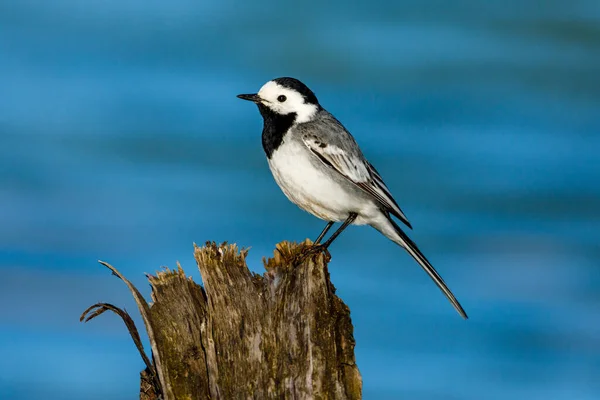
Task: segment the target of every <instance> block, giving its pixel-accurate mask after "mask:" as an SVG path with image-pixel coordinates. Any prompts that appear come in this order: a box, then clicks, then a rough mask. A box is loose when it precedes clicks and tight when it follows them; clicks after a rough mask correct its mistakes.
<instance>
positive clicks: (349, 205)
mask: <svg viewBox="0 0 600 400" xmlns="http://www.w3.org/2000/svg"><path fill="white" fill-rule="evenodd" d="M318 163H320V161H319V160H318V159H316V158H315V156H314V155H313V154H311V153H310V150H309V149H308V148H307V147H306V146H305V145H304V144H301V143H298V142H295V141H293V140H292V141H288V142H287V143H286V141H285V139H284V143H283V144H282V145H281V146H280V147H279V148H278V149H277V150H275V151H274V152H273V154H272V156H271V159H270V160H269V167H270V168H271V172H272V173H273V177H274V178H275V181H276V182H277V184H278V185H279V187H280V188H281V190H283V193H285V195H286V196H287V198H288V199H290V201H292V202H293V203H294V204H296V205H298V206H299V207H300V208H302V209H303V210H305V211H308V212H309V213H311V214H313V215H315V216H316V217H319V218H321V219H324V220H326V221H343V220H345V219H346V218H348V215H349V214H350V213H351V212H356V213H359V218H357V220H356V221H355V224H357V225H360V224H364V223H365V221H363V218H361V214H362V211H363V209H364V208H365V207H366V208H372V205H371V204H369V203H370V202H366V203H367V204H365V201H364V199H363V198H362V196H361V195H360V194H359V195H358V196H356V195H355V194H354V193H352V192H349V190H348V189H347V187H345V186H344V185H343V184H341V183H340V182H339V180H337V179H335V178H333V177H332V176H331V175H330V173H334V172H335V171H331V172H330V173H326V172H325V169H324V168H322V167H320V164H318ZM323 167H325V166H323ZM369 211H370V210H369Z"/></svg>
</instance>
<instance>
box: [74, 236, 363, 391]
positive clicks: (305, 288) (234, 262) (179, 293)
mask: <svg viewBox="0 0 600 400" xmlns="http://www.w3.org/2000/svg"><path fill="white" fill-rule="evenodd" d="M309 246H310V242H309V241H306V242H304V243H301V244H292V243H288V242H282V243H279V244H278V245H277V247H276V250H275V255H274V257H273V258H271V259H268V260H264V264H265V269H266V272H265V273H264V274H263V275H262V276H261V275H257V274H254V273H252V272H250V271H249V270H248V268H247V266H246V262H245V258H246V255H247V253H248V251H247V250H241V251H239V250H238V248H237V246H236V245H228V244H221V245H217V244H215V243H207V244H206V246H204V247H198V246H195V258H196V261H197V263H198V267H199V269H200V274H201V276H202V281H203V283H204V287H202V286H200V285H198V284H196V283H195V282H193V281H192V279H191V278H188V277H186V276H185V274H184V272H183V270H182V269H181V266H179V265H178V268H177V269H176V270H173V271H170V270H168V269H166V270H165V271H162V272H158V273H157V274H156V276H149V277H148V278H149V281H150V285H151V287H152V303H151V305H149V304H148V303H146V301H145V300H144V298H143V297H142V296H141V294H140V293H139V291H138V290H137V289H136V288H135V287H134V286H133V285H132V284H131V283H130V282H129V281H128V280H127V279H126V278H125V277H124V276H122V275H121V274H120V273H119V272H118V271H117V270H116V269H115V268H114V267H112V266H110V265H109V264H106V263H102V264H103V265H105V266H106V267H108V268H110V269H111V270H112V271H113V273H114V274H115V275H117V276H118V277H119V278H121V279H122V280H123V281H124V282H125V283H126V284H127V286H128V287H129V289H130V290H131V292H132V294H133V296H134V298H135V300H136V303H137V304H138V307H139V309H140V313H141V315H142V319H143V320H144V324H145V327H146V331H147V333H148V337H149V340H150V344H151V347H152V356H151V358H149V357H147V356H146V354H145V352H144V349H143V347H142V343H141V341H140V337H139V334H138V332H137V329H136V327H135V324H134V323H133V321H132V320H131V318H130V317H129V315H128V314H127V313H126V312H125V311H124V310H121V309H119V308H118V307H115V306H113V305H111V304H106V303H99V304H95V305H93V306H91V307H90V308H88V309H87V310H86V311H85V312H84V313H83V315H82V316H81V320H82V321H83V320H85V321H89V320H90V319H92V318H94V317H96V316H98V315H100V314H102V313H103V312H104V311H107V310H110V311H113V312H115V313H117V314H119V315H120V316H121V318H123V320H124V322H125V324H126V326H127V328H128V329H129V332H130V334H131V336H132V338H133V340H134V342H135V344H136V346H137V348H138V350H139V351H140V355H141V356H142V359H143V360H144V362H145V364H146V369H145V370H144V371H142V373H141V385H140V399H142V400H154V399H165V400H171V399H226V400H229V399H284V398H285V399H360V398H361V390H362V380H361V377H360V373H359V371H358V367H357V366H356V363H355V358H354V345H355V342H354V337H353V327H352V322H351V320H350V310H349V309H348V307H347V306H346V305H345V304H344V303H343V302H342V300H340V299H339V298H338V297H337V296H336V295H335V288H334V287H333V285H332V284H331V282H330V280H329V272H328V270H327V262H328V261H329V255H328V254H327V253H315V254H312V255H309V256H306V257H305V256H303V255H304V254H306V250H307V249H308V248H309Z"/></svg>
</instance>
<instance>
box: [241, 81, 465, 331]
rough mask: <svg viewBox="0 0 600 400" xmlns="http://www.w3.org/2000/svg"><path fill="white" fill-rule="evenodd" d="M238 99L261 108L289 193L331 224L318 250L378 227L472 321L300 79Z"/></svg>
mask: <svg viewBox="0 0 600 400" xmlns="http://www.w3.org/2000/svg"><path fill="white" fill-rule="evenodd" d="M238 97H239V98H240V99H243V100H249V101H252V102H254V103H256V104H257V106H258V110H259V111H260V114H261V115H262V117H263V119H264V126H263V131H262V145H263V149H264V150H265V153H266V154H267V159H268V162H269V167H270V168H271V172H272V173H273V176H274V177H275V181H277V184H278V185H279V187H280V188H281V190H283V193H285V195H286V196H287V197H288V199H290V200H291V201H292V202H293V203H295V204H296V205H298V206H299V207H300V208H302V209H303V210H305V211H308V212H309V213H311V214H313V215H314V216H316V217H319V218H321V219H323V220H325V221H328V223H327V226H325V229H323V231H322V232H321V234H320V235H319V237H318V238H317V240H315V245H318V247H316V248H321V249H323V248H327V247H328V246H329V245H330V244H331V243H332V242H333V241H334V240H335V238H337V237H338V235H339V234H340V233H341V232H342V231H343V230H344V229H345V228H346V227H347V226H348V225H350V224H355V225H371V226H372V227H373V228H375V229H377V230H378V231H379V232H381V233H382V234H384V235H385V236H386V237H387V238H389V239H390V240H392V241H393V242H395V243H397V244H398V245H400V246H402V247H403V248H404V249H406V251H408V253H409V254H410V255H411V256H412V257H413V258H414V259H415V260H416V261H417V262H418V263H419V265H420V266H421V267H423V269H424V270H425V272H427V273H428V274H429V276H430V277H431V279H433V281H434V282H435V283H436V284H437V285H438V287H439V288H440V289H441V290H442V292H444V294H445V295H446V297H448V300H450V302H451V303H452V305H453V306H454V308H456V310H457V311H458V313H459V314H460V315H461V316H462V317H463V318H465V319H466V318H467V314H466V313H465V311H464V310H463V308H462V307H461V305H460V303H459V302H458V300H456V298H455V297H454V295H453V294H452V292H451V291H450V289H448V286H446V284H445V283H444V281H443V279H442V277H441V276H440V275H439V274H438V273H437V271H436V270H435V269H434V268H433V266H432V265H431V264H430V263H429V261H428V260H427V258H425V256H424V255H423V253H421V251H420V250H419V248H418V247H417V245H416V244H415V243H414V242H413V241H412V240H411V239H410V238H409V237H408V236H407V235H406V233H404V232H403V231H402V229H400V227H399V226H398V225H397V224H396V222H394V220H393V219H392V218H391V216H390V214H391V215H393V216H394V217H396V218H398V219H399V220H400V221H402V222H403V223H404V224H406V225H407V226H408V227H409V228H411V229H412V227H411V225H410V222H408V219H407V218H406V216H405V215H404V213H403V212H402V210H401V209H400V207H399V206H398V204H397V203H396V201H395V200H394V198H393V197H392V194H391V193H390V191H389V189H388V188H387V186H386V185H385V183H384V182H383V179H382V178H381V175H380V174H379V172H377V170H376V169H375V167H373V165H371V163H369V162H368V161H367V159H366V158H365V157H364V156H363V153H362V152H361V150H360V148H359V147H358V144H357V143H356V141H355V140H354V138H353V137H352V135H351V134H350V133H349V132H348V131H347V130H346V128H344V126H343V125H342V124H341V123H340V122H339V121H338V120H337V119H336V118H335V117H334V116H333V115H331V114H330V113H328V112H327V111H326V110H325V109H324V108H323V107H321V105H320V104H319V101H318V100H317V97H316V96H315V94H314V93H313V92H312V91H311V90H310V89H309V88H308V87H306V85H304V84H303V83H302V82H300V81H299V80H297V79H294V78H277V79H273V80H272V81H269V82H267V83H266V84H265V85H264V86H263V87H262V88H261V89H260V90H259V92H258V93H256V94H240V95H238ZM341 221H344V222H343V224H342V225H341V226H340V228H339V229H338V230H337V231H336V232H335V233H334V234H333V235H332V236H331V237H330V238H329V239H328V240H327V241H326V242H325V243H324V244H323V245H319V243H320V241H321V239H323V237H324V236H325V234H326V233H327V232H328V231H329V229H330V228H331V226H332V225H333V224H334V223H335V222H341Z"/></svg>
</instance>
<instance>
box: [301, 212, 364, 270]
mask: <svg viewBox="0 0 600 400" xmlns="http://www.w3.org/2000/svg"><path fill="white" fill-rule="evenodd" d="M356 217H358V214H357V213H355V212H352V213H350V215H348V218H346V220H345V221H344V223H343V224H342V225H341V226H340V227H339V228H338V230H337V231H335V232H334V233H333V235H331V237H330V238H329V239H327V241H326V242H325V243H323V244H318V241H319V240H320V239H322V238H323V236H325V233H327V231H328V230H329V229H330V228H331V226H332V225H333V222H329V223H328V224H327V226H326V227H325V229H323V232H321V234H320V235H319V238H318V239H317V242H315V244H314V245H312V246H311V247H310V248H308V250H306V251H304V252H303V254H302V256H300V258H299V260H300V261H299V262H301V261H302V260H304V259H305V258H306V257H308V256H309V255H311V254H315V253H318V252H320V251H323V250H327V248H328V247H329V245H330V244H331V243H332V242H333V241H334V240H335V239H336V238H337V237H338V236H339V235H340V233H342V231H343V230H344V229H346V228H347V227H348V225H350V224H351V223H353V222H354V220H355V219H356Z"/></svg>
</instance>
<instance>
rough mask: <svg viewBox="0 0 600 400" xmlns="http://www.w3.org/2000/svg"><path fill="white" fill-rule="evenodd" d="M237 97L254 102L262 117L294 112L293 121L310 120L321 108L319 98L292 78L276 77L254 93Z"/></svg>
mask: <svg viewBox="0 0 600 400" xmlns="http://www.w3.org/2000/svg"><path fill="white" fill-rule="evenodd" d="M237 97H239V98H240V99H243V100H248V101H252V102H254V103H256V104H257V105H258V109H259V110H260V113H261V114H262V116H263V117H266V115H268V114H270V113H273V114H276V115H290V114H295V118H294V122H296V123H302V122H308V121H311V120H312V119H313V118H314V117H315V115H316V113H317V111H319V110H320V109H321V106H320V105H319V100H317V97H316V96H315V94H314V93H313V92H312V90H310V89H309V88H308V87H307V86H306V85H305V84H304V83H302V82H300V81H299V80H298V79H294V78H277V79H273V80H271V81H269V82H267V83H265V84H264V85H263V87H261V88H260V90H259V91H258V93H256V94H240V95H238V96H237Z"/></svg>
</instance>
